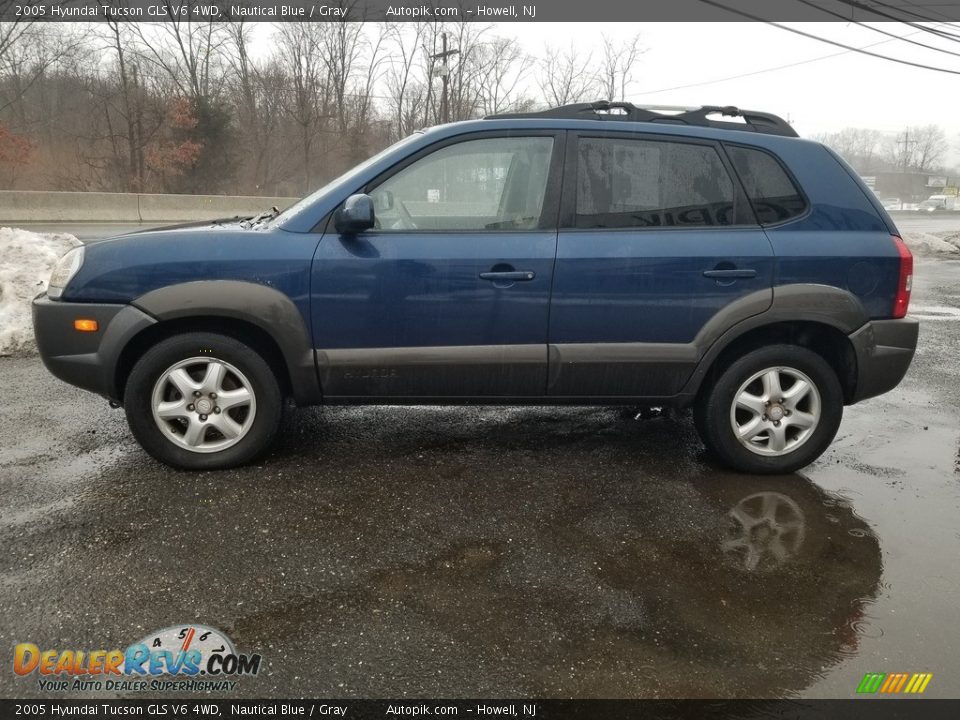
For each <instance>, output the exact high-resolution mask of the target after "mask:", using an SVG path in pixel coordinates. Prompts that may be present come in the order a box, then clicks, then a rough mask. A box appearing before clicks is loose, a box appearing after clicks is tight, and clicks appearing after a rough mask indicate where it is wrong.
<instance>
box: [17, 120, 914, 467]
mask: <svg viewBox="0 0 960 720" xmlns="http://www.w3.org/2000/svg"><path fill="white" fill-rule="evenodd" d="M912 272H913V259H912V257H911V255H910V252H909V251H908V250H907V248H906V246H905V244H904V242H903V241H902V240H901V239H900V237H899V233H898V231H897V228H896V227H895V225H894V223H893V221H892V220H891V219H890V216H889V215H888V214H887V213H886V212H885V211H884V209H883V207H882V206H881V204H880V203H879V201H878V200H877V199H876V198H875V197H874V196H873V194H872V193H871V192H870V191H869V190H868V189H867V188H866V187H864V185H863V183H862V182H861V181H860V179H859V178H858V177H857V176H856V174H855V173H854V172H853V171H852V170H851V169H850V168H849V167H848V166H847V165H846V164H845V163H844V162H843V161H842V160H841V159H840V158H839V157H837V156H836V155H835V154H834V153H833V152H831V151H830V150H829V149H828V148H826V147H824V146H823V145H820V144H818V143H815V142H810V141H806V140H801V139H799V138H798V137H796V133H795V132H794V131H793V129H792V128H791V127H790V126H789V125H788V124H787V123H785V122H784V121H783V120H781V119H780V118H778V117H776V116H774V115H770V114H767V113H760V112H752V111H740V110H737V109H736V108H716V107H705V108H695V109H691V108H685V109H681V110H679V111H674V112H665V111H664V110H663V109H650V108H641V107H636V106H634V105H631V104H628V103H607V102H600V103H592V104H580V105H571V106H565V107H560V108H555V109H553V110H548V111H544V112H539V113H528V114H522V115H509V116H505V115H501V116H496V117H491V118H487V119H484V120H476V121H470V122H462V123H455V124H451V125H445V126H440V127H435V128H432V129H430V130H427V131H425V132H420V133H416V134H414V135H412V136H410V137H408V138H407V139H405V140H402V141H401V142H399V143H397V144H396V145H394V146H392V147H390V148H388V149H387V150H385V151H384V152H382V153H380V154H379V155H377V156H376V157H373V158H371V159H370V160H368V161H367V162H365V163H363V164H362V165H360V166H358V167H356V168H354V169H353V170H351V171H350V172H348V173H347V174H345V175H343V176H342V177H340V178H338V179H337V180H334V181H333V182H332V183H330V184H329V185H327V186H326V187H324V188H322V189H320V190H318V191H317V192H316V193H314V194H313V195H311V196H309V197H307V198H305V199H304V200H302V201H301V202H299V203H297V204H296V205H294V206H293V207H291V208H289V209H287V210H286V211H284V212H282V213H276V212H274V213H265V214H263V215H259V216H256V217H253V218H247V219H240V218H235V219H233V220H221V221H217V222H209V223H201V224H196V225H190V226H180V227H173V228H166V229H161V230H152V231H148V232H139V233H134V234H130V235H126V236H122V237H119V238H114V239H110V240H105V241H102V242H97V243H92V244H89V245H87V246H85V247H82V248H79V249H76V250H73V251H71V252H69V253H68V254H67V255H65V256H64V257H63V259H62V260H61V261H60V263H59V264H58V265H57V267H56V268H55V270H54V272H53V275H52V277H51V280H50V285H49V289H48V290H47V292H46V293H45V294H42V295H40V296H39V297H37V298H36V300H35V301H34V324H35V331H36V336H37V342H38V345H39V348H40V352H41V355H42V357H43V360H44V362H45V364H46V365H47V367H48V368H49V369H50V371H51V372H52V373H53V374H54V375H56V376H57V377H59V378H61V379H63V380H66V381H67V382H70V383H73V384H75V385H78V386H80V387H82V388H86V389H88V390H92V391H94V392H97V393H100V394H101V395H103V396H105V397H106V398H108V399H110V400H111V401H112V402H114V403H119V404H122V405H123V407H124V409H125V410H126V415H127V418H128V421H129V424H130V428H131V430H132V431H133V433H134V435H135V436H136V437H137V439H138V440H139V442H140V444H141V445H142V446H143V447H144V448H145V449H146V450H147V451H148V452H149V453H150V454H152V455H153V456H154V457H156V458H158V459H160V460H162V461H163V462H166V463H169V464H170V465H174V466H177V467H181V468H198V469H199V468H222V467H228V466H232V465H237V464H240V463H243V462H246V461H249V460H250V459H251V458H253V457H254V456H256V455H257V454H258V453H260V452H262V451H263V450H264V449H265V448H266V447H267V446H268V444H269V443H270V441H271V439H272V438H273V436H274V434H275V432H276V431H277V427H278V423H279V421H280V416H281V411H282V408H283V405H284V401H285V398H287V397H292V398H293V400H294V401H295V402H296V404H298V405H311V404H317V403H331V404H332V403H355V404H356V403H369V404H373V403H404V404H414V403H433V404H445V403H484V404H520V403H528V404H551V403H552V404H580V405H597V404H624V405H650V406H671V407H687V406H692V407H693V410H694V419H695V423H696V426H697V429H698V431H699V433H700V436H701V437H702V438H703V441H704V442H705V443H706V445H707V446H708V447H709V448H710V449H711V450H712V451H713V452H714V453H715V454H716V456H718V457H719V458H720V459H722V460H723V461H725V462H726V463H727V464H729V465H731V466H733V467H734V468H737V469H740V470H744V471H748V472H758V473H768V472H776V473H782V472H788V471H792V470H794V469H797V468H800V467H802V466H804V465H806V464H808V463H810V462H811V461H812V460H814V459H816V458H817V457H818V456H819V455H820V454H821V453H822V452H823V451H824V450H825V449H826V447H827V446H828V445H829V444H830V442H831V441H832V439H833V437H834V435H835V433H836V432H837V428H838V426H839V424H840V420H841V415H842V413H843V407H844V405H847V404H850V403H854V402H858V401H860V400H863V399H865V398H869V397H872V396H875V395H878V394H880V393H883V392H886V391H888V390H890V389H891V388H893V387H894V386H895V385H897V383H899V382H900V380H901V379H902V378H903V376H904V374H905V373H906V371H907V367H908V366H909V364H910V361H911V359H912V357H913V353H914V349H915V347H916V342H917V332H918V325H917V323H916V321H914V320H912V319H910V318H907V317H905V316H906V313H907V305H908V303H909V300H910V285H911V276H912Z"/></svg>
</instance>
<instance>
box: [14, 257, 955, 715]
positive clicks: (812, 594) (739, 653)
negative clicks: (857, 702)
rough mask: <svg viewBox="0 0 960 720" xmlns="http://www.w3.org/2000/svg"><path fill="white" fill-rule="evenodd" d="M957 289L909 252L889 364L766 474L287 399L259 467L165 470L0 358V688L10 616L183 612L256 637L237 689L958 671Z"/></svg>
mask: <svg viewBox="0 0 960 720" xmlns="http://www.w3.org/2000/svg"><path fill="white" fill-rule="evenodd" d="M958 308H960V261H955V260H954V261H947V260H943V259H939V258H932V257H922V258H918V261H917V273H916V280H915V290H914V297H913V303H912V310H913V313H914V314H915V315H917V316H919V317H921V318H923V320H924V322H923V325H922V329H921V345H920V348H919V350H918V354H917V357H916V359H915V361H914V364H913V366H912V368H911V370H910V373H909V375H908V377H907V378H906V380H905V381H904V382H903V383H902V384H901V386H900V387H898V388H897V389H896V390H895V391H893V392H891V393H889V394H887V395H885V396H883V397H881V398H877V399H875V400H871V401H868V402H865V403H862V404H860V405H856V406H853V407H850V408H847V410H846V414H845V419H844V421H843V424H842V426H841V429H840V433H839V435H838V437H837V439H836V441H835V442H834V444H833V446H832V447H831V448H830V449H829V450H828V452H827V453H826V454H825V455H824V456H823V457H822V458H821V459H820V460H819V461H818V462H817V463H815V464H814V465H812V466H810V467H808V468H806V469H805V470H804V471H803V472H801V473H797V474H794V475H790V476H785V477H751V476H745V475H739V474H735V473H731V472H728V471H726V470H723V469H721V468H718V467H717V466H715V465H714V464H713V463H712V461H711V460H710V458H708V457H707V456H706V455H705V454H704V451H703V449H702V447H701V445H700V444H699V441H698V440H697V438H696V435H695V433H694V430H693V427H692V423H691V421H690V418H689V417H688V416H685V415H680V416H678V417H670V416H656V417H651V418H646V419H634V416H633V413H631V412H626V411H623V410H617V409H598V408H573V409H557V408H404V407H396V408H387V407H370V408H321V409H307V410H299V411H291V412H290V413H289V414H288V416H287V417H286V419H285V421H284V424H283V427H282V432H281V438H280V441H279V443H278V444H277V446H276V448H275V449H274V450H273V451H272V452H271V454H269V455H268V456H267V457H266V458H264V459H263V460H262V461H261V462H260V463H259V464H257V465H255V466H251V467H247V468H242V469H238V470H233V471H226V472H214V473H196V474H191V473H184V472H176V471H172V470H170V469H168V468H166V467H164V466H162V465H160V464H159V463H157V462H155V461H153V460H152V459H150V458H149V457H148V456H147V455H146V454H145V453H143V452H142V451H141V450H140V449H139V448H138V447H137V445H136V444H135V442H134V441H133V439H132V438H131V436H130V434H129V432H128V431H127V429H126V426H125V423H124V419H123V415H122V412H121V411H117V410H111V409H110V408H109V407H108V406H107V404H106V402H104V401H103V400H101V399H99V398H97V397H94V396H92V395H90V394H87V393H84V392H82V391H79V390H76V389H74V388H72V387H70V386H68V385H65V384H63V383H61V382H59V381H57V380H55V379H53V378H52V377H51V376H49V375H48V374H47V373H46V371H45V370H44V369H43V367H42V365H41V363H40V362H39V360H38V359H36V358H20V359H0V380H2V384H3V388H4V389H3V394H2V401H0V403H2V404H0V545H2V547H3V553H0V696H2V697H26V696H34V697H36V696H43V695H44V694H45V693H43V692H41V691H39V690H38V686H37V681H36V676H33V677H30V678H18V677H15V676H14V674H13V672H12V671H11V666H12V652H13V647H14V645H15V644H16V643H18V642H34V643H37V644H38V645H39V646H41V647H43V648H58V649H67V648H75V649H112V648H121V649H122V648H126V647H127V646H128V645H129V644H131V643H132V642H134V641H136V640H138V639H140V638H141V637H143V636H144V635H146V634H147V633H149V632H150V631H152V630H156V629H159V628H163V627H167V626H170V625H180V624H187V623H203V624H206V625H210V626H214V627H217V628H219V629H221V630H222V631H224V632H225V633H226V634H227V635H229V636H230V637H231V638H232V639H233V641H234V643H235V644H236V646H237V648H238V650H240V651H241V652H246V653H260V654H261V655H262V656H263V663H264V666H263V669H262V670H261V672H260V674H259V675H258V676H256V677H248V678H245V679H243V680H241V682H240V684H239V686H238V687H237V688H236V689H235V691H234V692H233V693H232V695H237V696H244V697H270V696H278V697H281V696H283V697H286V696H312V697H316V696H328V697H410V698H413V697H430V696H443V697H504V696H510V697H796V696H802V697H851V696H853V695H854V691H855V689H856V686H857V684H858V683H859V682H860V679H861V678H862V677H863V675H864V673H866V672H931V673H933V674H934V677H933V680H932V681H931V683H930V685H929V686H928V689H927V691H926V695H927V696H933V697H956V696H957V695H958V694H960V655H958V653H957V652H956V646H957V643H958V640H960V604H958V603H957V601H956V598H957V593H958V581H960V576H958V572H957V569H958V567H957V565H958V563H957V559H958V558H960V529H958V519H957V518H958V511H960V457H958V439H960V412H958V410H960V382H958V379H960V362H958V360H957V351H958V348H960V310H958ZM54 695H55V696H63V694H60V693H55V694H54ZM71 695H72V694H68V696H71ZM117 695H118V693H114V692H106V691H101V692H95V693H91V694H90V695H87V696H96V697H113V696H117ZM79 696H83V695H79Z"/></svg>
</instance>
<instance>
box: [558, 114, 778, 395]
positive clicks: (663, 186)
mask: <svg viewBox="0 0 960 720" xmlns="http://www.w3.org/2000/svg"><path fill="white" fill-rule="evenodd" d="M571 135H572V136H571V137H570V140H569V143H568V150H567V160H566V170H565V174H566V177H567V182H566V183H565V185H564V194H563V201H562V209H561V228H560V233H559V238H558V245H557V264H556V269H555V274H554V286H553V297H552V301H551V312H550V333H549V342H550V378H549V386H548V387H549V394H551V395H556V396H564V397H583V398H591V397H595V398H601V397H623V396H642V397H666V396H671V395H674V394H676V393H677V392H679V390H680V389H681V387H682V386H683V383H684V382H685V381H686V379H687V378H688V377H689V376H690V373H691V372H692V370H693V368H694V366H695V364H696V361H697V359H698V357H699V354H700V353H701V352H702V350H703V347H704V345H705V344H706V343H708V342H709V340H710V339H711V337H712V336H713V335H715V334H717V333H718V332H719V331H722V330H725V329H726V328H727V327H728V326H729V324H731V323H732V322H733V321H734V320H735V319H737V318H743V317H748V316H749V315H752V314H756V313H758V312H762V311H763V310H764V309H766V308H767V307H769V305H770V302H771V298H772V290H771V287H772V281H773V267H774V262H773V251H772V249H771V245H770V242H769V241H768V239H767V236H766V234H765V233H764V231H763V230H762V229H761V228H760V227H759V225H758V224H757V223H756V220H755V217H754V214H753V211H752V209H751V208H750V205H749V202H748V201H747V199H746V197H745V196H744V193H743V189H742V188H741V186H740V184H739V182H738V181H737V180H736V177H735V175H734V173H733V172H732V168H731V167H730V164H729V160H728V159H727V157H726V155H725V153H724V151H723V149H722V147H721V146H720V145H719V144H718V143H714V142H712V141H705V140H696V139H686V138H678V137H673V136H657V135H649V136H648V135H641V134H634V133H609V132H602V133H601V132H597V133H588V132H584V133H580V134H579V135H575V134H571Z"/></svg>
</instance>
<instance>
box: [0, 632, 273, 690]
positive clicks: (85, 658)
mask: <svg viewBox="0 0 960 720" xmlns="http://www.w3.org/2000/svg"><path fill="white" fill-rule="evenodd" d="M260 661H261V656H260V655H243V654H241V653H238V652H237V651H236V649H235V648H234V646H233V641H232V640H231V639H230V638H229V637H227V636H226V635H225V634H224V633H222V632H220V631H219V630H217V629H216V628H212V627H207V626H206V625H196V624H194V625H174V626H171V627H167V628H164V629H163V630H159V631H157V632H154V633H150V634H149V635H147V636H146V637H145V638H143V639H142V640H140V641H139V642H135V643H134V644H132V645H130V646H129V647H128V648H127V649H126V650H75V649H65V650H64V649H57V648H51V649H41V648H40V647H39V646H38V645H36V644H34V643H28V642H27V643H19V644H18V645H17V646H16V647H15V648H14V652H13V671H14V672H15V673H16V674H17V675H19V676H21V677H29V676H36V677H37V684H38V689H39V690H43V691H46V692H65V691H71V692H74V691H84V690H87V691H92V690H107V691H115V692H131V691H132V692H136V691H142V690H149V691H151V692H157V691H168V690H174V691H179V692H184V691H185V692H208V691H217V690H220V691H232V690H234V689H235V688H236V687H237V685H238V684H239V680H237V679H235V678H238V677H240V676H244V675H256V674H257V673H258V672H259V671H260Z"/></svg>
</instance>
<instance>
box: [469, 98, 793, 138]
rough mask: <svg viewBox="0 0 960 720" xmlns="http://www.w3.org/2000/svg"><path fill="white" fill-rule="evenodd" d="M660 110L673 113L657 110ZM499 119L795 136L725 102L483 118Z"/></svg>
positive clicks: (596, 105) (588, 107)
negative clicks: (616, 123)
mask: <svg viewBox="0 0 960 720" xmlns="http://www.w3.org/2000/svg"><path fill="white" fill-rule="evenodd" d="M663 110H668V111H673V112H659V111H663ZM709 115H722V116H725V117H738V118H741V119H742V120H743V122H742V123H741V122H734V121H729V120H717V119H713V118H710V117H708V116H709ZM499 118H539V119H562V120H616V121H620V122H651V123H667V124H673V125H696V126H699V127H712V128H721V129H723V130H749V131H752V132H759V133H766V134H768V135H784V136H786V137H799V136H798V135H797V131H796V130H794V129H793V128H792V127H791V126H790V124H789V123H788V122H787V121H786V120H784V119H783V118H781V117H778V116H777V115H773V114H771V113H765V112H757V111H755V110H740V109H739V108H736V107H733V106H732V105H727V106H725V107H720V106H718V105H704V106H702V107H671V106H665V105H634V104H633V103H628V102H611V101H609V100H599V101H597V102H592V103H575V104H573V105H561V106H560V107H555V108H550V109H549V110H540V111H537V112H522V113H505V114H502V115H487V117H486V118H485V119H486V120H493V119H499Z"/></svg>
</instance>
